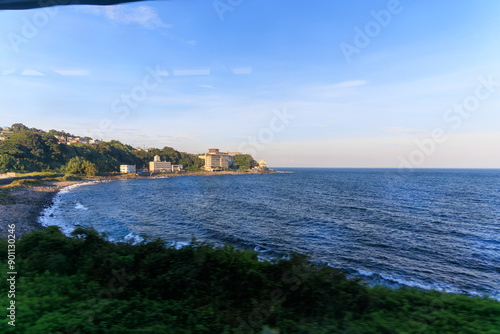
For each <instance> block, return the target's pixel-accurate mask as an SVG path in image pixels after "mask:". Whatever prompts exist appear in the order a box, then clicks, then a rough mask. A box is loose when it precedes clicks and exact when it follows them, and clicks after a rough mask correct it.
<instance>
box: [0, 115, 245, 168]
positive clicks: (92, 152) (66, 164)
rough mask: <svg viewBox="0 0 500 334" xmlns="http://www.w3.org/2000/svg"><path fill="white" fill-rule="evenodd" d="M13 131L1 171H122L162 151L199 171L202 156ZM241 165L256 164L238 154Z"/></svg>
mask: <svg viewBox="0 0 500 334" xmlns="http://www.w3.org/2000/svg"><path fill="white" fill-rule="evenodd" d="M11 128H12V131H13V133H12V134H11V135H9V136H8V137H6V138H5V140H3V141H0V173H6V172H42V171H59V172H70V173H76V174H88V175H93V174H95V173H112V172H117V171H119V167H120V165H121V164H127V165H136V166H137V168H143V167H146V166H147V165H148V162H149V161H152V160H153V157H154V156H155V155H159V156H160V157H161V159H162V161H170V162H172V164H176V165H177V164H180V165H183V166H184V169H185V170H187V171H198V170H200V168H201V167H202V166H203V163H204V162H203V160H201V159H200V158H198V156H197V155H195V154H189V153H185V152H179V151H177V150H175V149H173V148H171V147H168V146H165V147H164V148H163V149H157V148H152V149H149V150H148V151H145V150H137V149H134V148H133V147H132V146H130V145H126V144H123V143H121V142H119V141H117V140H111V141H109V142H100V143H98V144H82V143H71V144H70V145H67V144H64V143H59V141H58V139H57V138H56V137H55V136H56V135H60V134H61V132H60V131H56V130H51V131H49V132H44V131H42V130H39V129H34V128H32V129H29V128H28V127H26V126H24V125H22V124H14V125H13V126H12V127H11ZM239 159H240V160H241V162H243V163H242V164H241V166H242V168H243V167H247V166H253V164H252V162H253V163H255V161H253V158H252V157H251V156H249V155H243V156H241V157H239Z"/></svg>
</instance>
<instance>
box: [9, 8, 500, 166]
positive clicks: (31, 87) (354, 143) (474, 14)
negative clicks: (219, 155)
mask: <svg viewBox="0 0 500 334" xmlns="http://www.w3.org/2000/svg"><path fill="white" fill-rule="evenodd" d="M499 14H500V3H499V2H498V1H494V0H486V1H481V2H472V1H469V2H452V1H440V2H438V3H436V2H432V1H410V0H402V1H394V0H391V1H356V2H348V1H326V0H318V1H314V2H306V1H299V0H297V1H285V0H275V1H268V0H252V1H249V0H242V1H234V0H233V1H227V0H220V1H219V0H216V1H201V0H171V1H145V2H137V3H131V4H125V5H118V6H108V7H98V6H83V5H81V6H64V7H54V8H50V9H35V10H24V11H2V12H0V22H1V23H0V125H2V126H8V125H11V124H12V123H17V122H21V123H24V124H26V125H28V126H30V127H37V128H41V129H45V130H49V129H58V130H61V129H63V130H66V131H69V132H71V133H75V134H79V135H89V136H91V137H94V138H97V137H102V138H103V139H105V140H110V139H118V140H120V141H122V142H124V143H128V144H132V145H134V146H146V147H163V146H172V147H174V148H176V149H178V150H181V151H187V152H191V153H199V152H204V151H205V150H206V149H208V148H209V147H218V148H220V149H221V150H224V151H225V150H228V151H244V152H247V153H251V154H253V155H254V156H255V158H263V159H265V160H267V161H268V164H269V165H271V166H276V167H278V166H289V167H299V166H304V167H305V166H315V167H402V166H407V167H408V166H409V167H411V168H413V167H431V168H433V167H458V168H498V167H499V166H500V154H499V152H500V129H499V125H500V85H497V84H496V82H500V45H499V44H500V43H499V39H498V37H497V35H498V32H499V31H500V22H499V20H498V16H499ZM346 50H347V51H346ZM353 50H354V51H353Z"/></svg>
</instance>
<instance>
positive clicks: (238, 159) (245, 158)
mask: <svg viewBox="0 0 500 334" xmlns="http://www.w3.org/2000/svg"><path fill="white" fill-rule="evenodd" d="M234 164H235V165H236V166H238V167H239V169H250V168H253V167H255V166H258V165H259V164H258V163H257V161H255V160H254V159H253V157H252V156H251V155H250V154H241V155H237V156H235V157H234Z"/></svg>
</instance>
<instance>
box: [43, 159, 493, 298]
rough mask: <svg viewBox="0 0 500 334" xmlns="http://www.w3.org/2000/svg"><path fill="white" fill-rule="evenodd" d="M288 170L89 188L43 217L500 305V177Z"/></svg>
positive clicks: (64, 195)
mask: <svg viewBox="0 0 500 334" xmlns="http://www.w3.org/2000/svg"><path fill="white" fill-rule="evenodd" d="M287 171H289V172H286V173H275V174H264V175H215V176H190V177H174V178H162V179H137V180H117V181H111V182H104V183H91V184H85V185H81V186H78V187H73V188H71V189H66V190H65V191H63V192H61V193H59V194H58V195H57V197H56V199H55V203H54V205H53V206H52V207H51V208H49V209H47V210H46V212H45V213H44V216H42V217H41V218H40V219H41V222H42V223H43V224H44V225H59V226H61V227H62V228H63V230H64V231H65V232H69V231H71V230H72V229H73V228H74V226H75V225H77V224H79V225H84V226H93V227H94V228H96V229H97V230H98V231H101V232H105V233H106V234H107V235H108V237H109V238H110V239H111V240H131V241H139V240H141V235H148V236H152V237H161V238H164V239H165V240H167V241H173V242H177V244H178V245H183V244H186V243H188V242H189V241H190V240H191V239H192V238H193V237H195V238H196V239H198V240H206V241H210V242H213V243H215V244H223V243H230V244H234V245H236V246H238V247H242V248H252V249H255V250H256V251H258V252H259V253H260V256H262V257H263V258H266V257H283V256H287V255H288V254H289V253H290V252H298V253H304V254H309V255H310V256H311V257H312V259H313V260H316V261H319V262H321V263H325V264H328V265H331V266H333V267H337V268H342V269H343V270H345V271H346V272H347V273H348V274H349V275H353V276H358V277H362V278H364V279H366V280H367V281H368V282H369V283H370V284H384V285H388V286H395V287H397V286H401V285H410V286H418V287H421V288H425V289H431V288H432V289H438V290H444V291H448V292H461V293H466V294H472V295H485V294H486V295H489V296H491V297H493V298H496V299H498V300H500V170H416V171H413V172H409V171H408V172H400V171H398V170H391V169H305V168H304V169H292V168H290V169H287Z"/></svg>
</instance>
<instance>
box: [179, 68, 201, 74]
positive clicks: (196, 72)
mask: <svg viewBox="0 0 500 334" xmlns="http://www.w3.org/2000/svg"><path fill="white" fill-rule="evenodd" d="M174 75H210V69H209V68H207V69H188V70H174Z"/></svg>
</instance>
